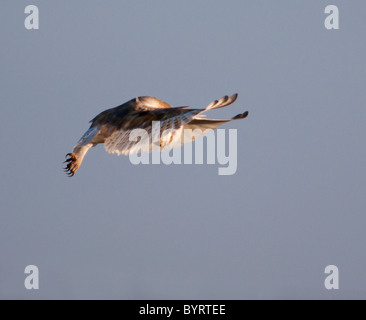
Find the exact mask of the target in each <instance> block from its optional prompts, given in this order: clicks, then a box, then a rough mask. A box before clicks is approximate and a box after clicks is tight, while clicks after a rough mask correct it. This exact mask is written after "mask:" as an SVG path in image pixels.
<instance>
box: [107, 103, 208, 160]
mask: <svg viewBox="0 0 366 320" xmlns="http://www.w3.org/2000/svg"><path fill="white" fill-rule="evenodd" d="M201 111H202V110H201V109H185V108H167V109H155V110H149V111H141V110H135V111H134V112H131V113H130V114H128V115H126V116H125V117H124V121H123V124H122V125H121V127H120V128H119V129H118V130H115V131H114V132H113V133H112V134H111V135H110V136H109V137H107V138H106V139H105V141H104V147H105V149H106V151H107V152H109V153H117V154H118V155H120V154H123V155H129V154H130V153H140V152H141V151H146V152H151V151H152V147H153V145H156V146H157V147H158V148H160V147H164V146H165V145H167V144H170V143H172V142H173V140H174V137H177V136H180V130H182V128H183V125H185V124H186V123H189V122H190V121H192V119H193V117H194V116H195V115H197V114H198V113H200V112H201Z"/></svg>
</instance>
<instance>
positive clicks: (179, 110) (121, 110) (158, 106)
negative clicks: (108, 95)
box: [64, 94, 248, 177]
mask: <svg viewBox="0 0 366 320" xmlns="http://www.w3.org/2000/svg"><path fill="white" fill-rule="evenodd" d="M237 97H238V95H237V94H234V95H232V96H231V97H229V96H224V97H222V98H221V99H220V100H215V101H213V102H211V103H210V104H209V105H208V106H207V107H206V108H205V109H193V108H190V107H175V108H173V107H172V106H171V105H169V104H168V103H166V102H164V101H162V100H159V99H157V98H154V97H148V96H143V97H137V98H134V99H132V100H130V101H127V102H125V103H124V104H122V105H120V106H118V107H115V108H112V109H108V110H105V111H103V112H101V113H100V114H98V115H97V116H96V117H95V118H94V119H92V120H91V121H90V122H91V126H90V128H89V129H88V130H87V131H86V132H85V133H84V135H83V136H82V137H81V139H80V140H79V141H78V143H77V144H76V145H75V147H74V148H73V150H72V153H68V154H67V155H66V161H65V162H64V163H66V167H65V168H64V170H65V172H66V173H67V174H68V175H69V176H70V177H72V176H73V175H74V174H75V172H76V171H77V170H78V169H79V167H80V165H81V163H82V161H83V159H84V157H85V155H86V153H87V152H88V150H89V149H90V148H91V147H94V146H95V145H97V144H99V143H104V147H105V149H106V151H107V152H109V153H117V154H118V155H121V154H124V155H129V154H132V153H139V152H141V146H139V148H137V145H138V142H139V141H134V140H133V139H130V134H131V132H132V131H133V130H134V129H144V130H146V132H147V133H148V134H149V136H150V137H151V136H152V132H153V131H154V130H152V128H153V121H159V122H158V123H159V124H160V132H159V133H161V135H159V137H158V139H159V141H158V142H157V143H158V144H160V147H164V146H166V145H172V146H173V147H179V146H181V145H183V144H184V143H187V142H192V141H193V140H194V139H195V138H197V134H196V135H195V136H189V137H187V134H186V132H193V130H194V132H197V130H195V129H200V130H201V131H198V132H202V134H201V135H204V134H206V133H207V132H208V130H213V129H216V128H217V127H218V126H220V125H221V124H223V123H225V122H229V121H232V120H238V119H244V118H246V117H247V115H248V111H246V112H244V113H241V114H238V115H236V116H235V117H233V118H231V119H226V120H219V119H208V118H206V117H205V115H203V114H202V113H204V112H205V111H208V110H212V109H217V108H222V107H226V106H228V105H230V104H232V103H233V102H234V101H235V100H236V98H237ZM185 129H191V130H185ZM131 140H132V141H131ZM147 143H148V144H149V145H147V146H146V147H147V149H146V150H148V152H151V150H152V144H153V143H154V137H151V139H149V140H148V142H147ZM155 143H156V142H155ZM144 150H145V149H144Z"/></svg>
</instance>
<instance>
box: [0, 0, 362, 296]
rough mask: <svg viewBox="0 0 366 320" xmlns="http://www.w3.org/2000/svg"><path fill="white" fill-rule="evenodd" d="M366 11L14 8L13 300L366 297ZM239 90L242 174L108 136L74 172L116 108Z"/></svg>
mask: <svg viewBox="0 0 366 320" xmlns="http://www.w3.org/2000/svg"><path fill="white" fill-rule="evenodd" d="M29 4H34V5H37V6H38V8H39V13H40V29H39V30H31V31H29V30H26V29H25V28H24V19H25V16H26V15H25V14H24V8H25V6H26V5H29ZM328 4H334V5H338V8H339V11H340V29H339V30H332V31H329V30H326V29H325V27H324V19H325V17H326V15H325V14H324V8H325V7H326V5H328ZM365 16H366V4H365V1H361V0H359V1H356V0H354V1H347V2H346V1H336V0H332V1H330V0H329V1H315V0H312V1H290V0H286V1H282V0H278V1H270V0H266V1H264V0H263V1H244V0H238V1H234V0H233V1H216V0H215V1H213V0H210V1H188V0H186V1H158V0H154V1H112V0H110V1H106V2H102V1H86V0H84V1H73V2H71V1H69V2H65V1H52V2H50V1H30V2H29V1H5V2H4V3H2V6H1V11H0V26H1V27H0V39H1V60H0V64H1V74H0V81H1V85H0V96H1V122H2V124H1V126H0V145H1V153H0V210H1V214H0V257H1V261H0V298H3V299H6V298H21V299H45V298H50V299H60V298H69V299H76V298H82V299H88V298H102V299H103V298H113V299H247V298H254V299H256V298H259V299H263V298H265V299H271V298H314V299H317V298H322V299H334V298H335V299H337V298H363V299H365V298H366V277H365V275H364V272H365V271H364V270H365V265H366V256H365V243H366V236H365V225H366V216H365V207H366V200H365V199H366V198H365V194H366V186H365V181H366V174H365V158H366V148H365V119H366V108H365V101H366V90H365V77H366V63H365V56H366V42H365V40H364V35H365V31H366V30H365ZM235 92H238V93H239V98H238V101H237V102H236V103H235V104H234V105H232V106H230V107H228V108H224V109H221V110H217V111H212V113H210V115H212V116H214V117H225V118H226V117H231V116H234V115H236V114H238V113H240V112H243V111H245V110H249V117H248V118H247V119H245V120H242V121H237V122H232V123H230V124H227V125H225V126H223V128H227V129H228V128H237V129H238V170H237V173H236V174H235V175H233V176H218V175H217V168H218V165H172V166H166V165H140V166H134V165H132V164H131V163H130V162H129V159H128V158H127V157H123V156H121V157H118V156H116V155H109V154H107V153H106V152H105V151H104V148H103V147H102V146H98V147H96V148H94V149H92V150H91V151H90V152H89V153H88V154H87V156H86V157H85V159H84V163H83V165H82V166H81V168H80V169H79V171H78V172H77V173H76V175H75V176H74V177H73V178H71V179H69V178H67V177H66V175H65V174H64V173H63V171H62V161H63V160H64V156H65V154H66V153H68V152H71V150H72V147H73V146H74V145H75V143H76V142H77V140H78V139H79V138H80V137H81V135H82V133H84V132H85V131H86V129H87V128H88V126H89V124H88V121H89V120H90V119H92V118H93V117H94V116H95V115H96V114H98V113H99V112H101V111H103V110H104V109H107V108H111V107H114V106H117V105H119V104H120V103H123V102H125V101H127V100H129V99H131V98H133V97H135V96H140V95H152V96H155V97H158V98H161V99H163V100H165V101H167V102H168V103H170V104H172V105H174V106H180V105H192V106H196V107H205V106H206V105H207V104H208V103H209V102H211V101H212V100H214V99H217V98H220V97H221V96H223V95H225V94H232V93H235ZM29 264H34V265H37V266H38V267H39V271H40V289H39V290H30V291H28V290H26V289H25V288H24V279H25V274H24V268H25V267H26V266H27V265H29ZM330 264H335V265H337V266H338V268H339V272H340V279H339V281H340V289H339V290H333V291H328V290H326V289H325V288H324V279H325V276H326V275H325V274H324V268H325V267H326V266H327V265H330Z"/></svg>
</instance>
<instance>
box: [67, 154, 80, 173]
mask: <svg viewBox="0 0 366 320" xmlns="http://www.w3.org/2000/svg"><path fill="white" fill-rule="evenodd" d="M65 158H66V160H65V161H64V163H66V167H65V168H64V171H65V172H66V174H67V175H68V176H69V177H72V176H73V175H74V174H75V172H76V170H77V169H78V168H79V166H80V164H79V162H78V161H77V158H76V156H75V154H73V153H68V154H67V155H66V156H65Z"/></svg>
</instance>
